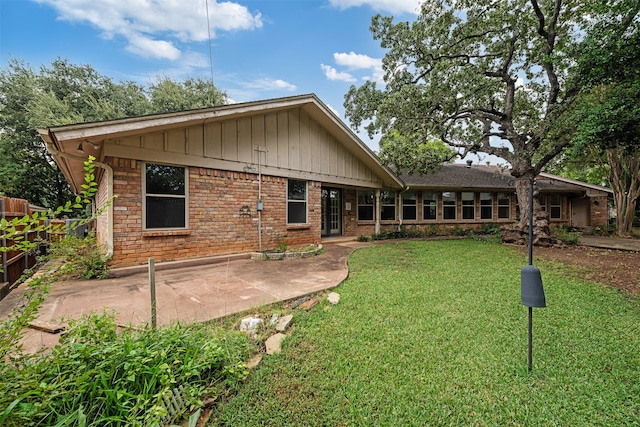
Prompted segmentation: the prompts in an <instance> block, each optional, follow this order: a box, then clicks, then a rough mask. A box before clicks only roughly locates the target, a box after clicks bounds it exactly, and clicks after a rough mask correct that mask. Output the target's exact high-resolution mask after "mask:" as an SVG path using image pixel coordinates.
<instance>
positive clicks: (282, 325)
mask: <svg viewBox="0 0 640 427" xmlns="http://www.w3.org/2000/svg"><path fill="white" fill-rule="evenodd" d="M291 320H293V314H288V315H286V316H283V317H281V318H280V320H278V324H277V325H276V331H278V332H284V331H286V330H287V328H288V327H289V323H291Z"/></svg>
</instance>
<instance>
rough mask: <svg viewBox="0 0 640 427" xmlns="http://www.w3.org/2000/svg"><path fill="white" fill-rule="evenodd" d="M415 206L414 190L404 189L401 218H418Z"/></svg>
mask: <svg viewBox="0 0 640 427" xmlns="http://www.w3.org/2000/svg"><path fill="white" fill-rule="evenodd" d="M417 208H418V206H417V196H416V192H415V191H406V192H404V193H402V219H406V220H415V219H418V214H417Z"/></svg>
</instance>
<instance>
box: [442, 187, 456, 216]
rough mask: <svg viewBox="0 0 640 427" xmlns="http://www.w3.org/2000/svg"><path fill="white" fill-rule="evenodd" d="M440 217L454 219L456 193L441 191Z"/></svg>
mask: <svg viewBox="0 0 640 427" xmlns="http://www.w3.org/2000/svg"><path fill="white" fill-rule="evenodd" d="M442 218H443V219H456V193H454V192H451V191H446V192H444V193H442Z"/></svg>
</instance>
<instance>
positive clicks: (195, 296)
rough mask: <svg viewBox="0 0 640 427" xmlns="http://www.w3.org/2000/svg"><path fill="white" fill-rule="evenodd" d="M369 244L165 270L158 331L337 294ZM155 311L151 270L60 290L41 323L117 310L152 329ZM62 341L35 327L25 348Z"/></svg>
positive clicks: (7, 305)
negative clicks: (354, 257)
mask: <svg viewBox="0 0 640 427" xmlns="http://www.w3.org/2000/svg"><path fill="white" fill-rule="evenodd" d="M368 245H370V244H367V243H358V242H353V241H351V242H342V243H329V244H325V245H324V247H325V252H324V253H322V254H320V255H318V256H315V257H311V258H306V259H296V260H284V261H254V260H251V259H248V258H247V257H243V258H242V259H238V257H234V258H233V259H231V258H228V259H225V258H218V259H217V260H216V261H217V262H216V263H214V264H207V265H195V266H190V267H183V268H176V267H177V265H175V264H174V265H172V267H174V268H172V269H166V270H165V269H163V268H162V267H163V265H161V264H158V266H157V267H158V268H157V270H156V299H157V319H158V325H167V324H171V323H175V322H178V321H179V322H181V323H183V324H184V323H190V322H197V321H206V320H211V319H215V318H220V317H224V316H227V315H230V314H233V313H238V312H242V311H246V310H250V309H251V308H252V307H259V306H261V305H264V304H269V303H273V302H277V301H286V300H290V299H294V298H297V297H300V296H303V295H307V294H310V293H314V292H318V291H323V290H325V289H331V288H334V287H336V286H338V285H339V284H340V283H342V282H343V281H344V280H345V279H346V278H347V276H348V274H349V269H348V266H347V261H348V257H349V254H350V253H351V252H353V251H354V250H355V249H356V248H359V247H363V246H368ZM186 265H189V263H188V262H187V263H186ZM130 272H131V271H128V273H130ZM116 273H120V274H122V273H123V271H116ZM21 293H22V287H20V288H18V289H16V290H15V291H13V292H12V293H11V294H9V296H7V297H6V298H5V299H3V300H2V301H0V319H2V318H4V317H5V316H6V315H7V314H8V313H9V311H10V310H11V308H12V307H14V306H15V305H16V304H17V301H18V299H19V297H20V295H21ZM150 306H151V304H150V288H149V277H148V272H147V269H146V268H145V269H143V272H138V273H135V274H130V275H126V276H124V277H117V278H112V279H105V280H89V281H86V280H81V281H80V280H73V281H64V282H60V283H56V284H54V285H53V287H52V289H51V292H50V293H49V295H48V296H47V298H46V300H45V302H44V304H43V306H42V308H41V309H40V313H39V316H38V319H37V322H38V323H47V324H61V323H62V321H61V319H62V318H64V319H69V318H77V317H80V316H81V315H82V314H85V313H90V312H92V311H94V312H102V311H103V310H105V309H106V310H114V311H115V312H116V319H117V322H118V323H119V324H121V325H134V326H143V325H145V324H147V323H150V316H151V315H150V312H151V308H150ZM58 337H59V335H57V334H50V333H46V332H40V331H37V330H33V329H30V330H29V331H28V334H27V336H26V337H25V340H24V341H23V343H24V346H25V349H27V350H29V351H35V350H37V349H39V348H41V347H44V346H51V345H52V344H55V343H56V342H57V340H58Z"/></svg>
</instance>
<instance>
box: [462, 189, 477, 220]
mask: <svg viewBox="0 0 640 427" xmlns="http://www.w3.org/2000/svg"><path fill="white" fill-rule="evenodd" d="M461 197H462V219H475V217H476V201H475V193H462V196H461Z"/></svg>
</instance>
